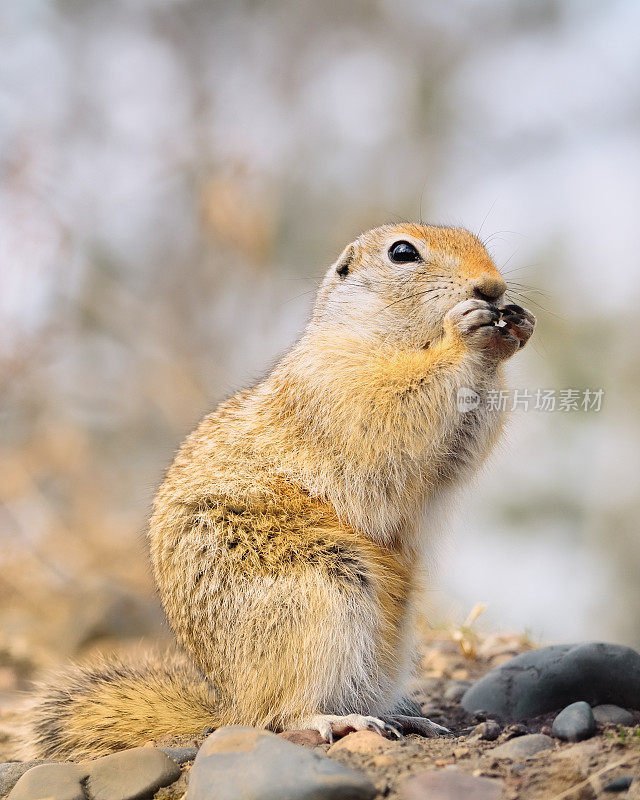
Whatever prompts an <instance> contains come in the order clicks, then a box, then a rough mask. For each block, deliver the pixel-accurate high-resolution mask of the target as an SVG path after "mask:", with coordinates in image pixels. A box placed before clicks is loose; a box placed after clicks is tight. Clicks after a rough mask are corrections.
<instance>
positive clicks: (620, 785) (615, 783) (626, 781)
mask: <svg viewBox="0 0 640 800" xmlns="http://www.w3.org/2000/svg"><path fill="white" fill-rule="evenodd" d="M632 783H633V775H621V776H620V777H619V778H615V779H614V780H612V781H611V783H608V784H607V785H606V786H605V787H604V791H605V792H626V791H627V789H628V788H629V787H630V786H631V784H632Z"/></svg>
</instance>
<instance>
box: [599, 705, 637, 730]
mask: <svg viewBox="0 0 640 800" xmlns="http://www.w3.org/2000/svg"><path fill="white" fill-rule="evenodd" d="M593 716H594V717H595V718H596V722H599V723H600V725H609V724H611V725H629V726H630V725H635V724H636V720H635V717H634V716H633V714H632V713H631V712H630V711H627V710H626V709H624V708H620V706H612V705H609V704H606V703H605V704H604V705H601V706H596V707H595V708H594V709H593Z"/></svg>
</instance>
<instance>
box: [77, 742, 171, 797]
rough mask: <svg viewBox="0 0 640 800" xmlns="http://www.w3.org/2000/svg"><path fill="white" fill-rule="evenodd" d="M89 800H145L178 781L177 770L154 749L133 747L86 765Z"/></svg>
mask: <svg viewBox="0 0 640 800" xmlns="http://www.w3.org/2000/svg"><path fill="white" fill-rule="evenodd" d="M85 766H86V767H87V769H88V771H89V780H88V783H87V789H88V793H89V795H90V796H91V798H92V800H146V798H151V797H153V795H154V794H155V793H156V792H157V791H158V789H160V788H162V787H163V786H169V784H170V783H173V782H174V781H177V780H178V778H179V777H180V774H181V772H180V767H179V766H178V764H177V763H176V762H175V761H174V760H173V759H171V758H169V756H168V755H166V754H165V753H163V752H162V751H161V750H159V749H158V748H157V747H134V748H132V749H131V750H121V751H120V752H119V753H112V754H111V755H108V756H103V757H102V758H98V759H96V760H95V761H89V762H85Z"/></svg>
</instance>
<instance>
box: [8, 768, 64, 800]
mask: <svg viewBox="0 0 640 800" xmlns="http://www.w3.org/2000/svg"><path fill="white" fill-rule="evenodd" d="M50 763H51V762H50V761H44V760H42V759H39V760H37V761H6V762H5V763H4V764H0V797H4V796H5V795H6V794H9V792H10V791H11V790H12V789H13V787H14V786H15V785H16V783H17V782H18V779H19V778H20V777H21V776H22V775H24V773H25V772H26V771H27V770H30V769H31V767H37V766H39V765H40V764H50Z"/></svg>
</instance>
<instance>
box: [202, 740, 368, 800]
mask: <svg viewBox="0 0 640 800" xmlns="http://www.w3.org/2000/svg"><path fill="white" fill-rule="evenodd" d="M375 794H376V788H375V786H374V785H373V784H372V783H371V782H370V781H369V779H368V778H366V777H365V776H364V775H362V774H361V773H359V772H356V771H355V770H352V769H349V768H348V767H345V766H343V765H342V764H340V763H339V762H337V761H333V760H332V759H330V758H327V757H326V756H324V755H320V754H319V753H317V752H316V751H313V750H309V749H308V748H304V747H297V746H296V745H295V744H292V743H291V742H288V741H286V740H285V739H283V738H282V737H280V736H276V735H275V734H273V733H270V732H269V731H264V730H260V729H258V728H248V727H243V726H231V727H225V728H219V729H218V730H217V731H216V732H215V733H213V734H212V735H211V736H209V737H208V738H207V739H206V740H205V742H204V743H203V745H202V747H201V748H200V752H199V753H198V756H197V758H196V760H195V763H194V765H193V767H192V768H191V773H190V775H189V800H237V798H239V797H242V798H243V800H283V798H286V800H310V798H313V800H325V798H326V800H338V798H339V800H371V799H372V798H373V797H374V795H375Z"/></svg>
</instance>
